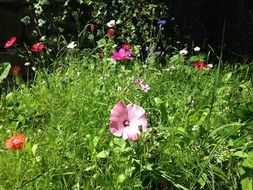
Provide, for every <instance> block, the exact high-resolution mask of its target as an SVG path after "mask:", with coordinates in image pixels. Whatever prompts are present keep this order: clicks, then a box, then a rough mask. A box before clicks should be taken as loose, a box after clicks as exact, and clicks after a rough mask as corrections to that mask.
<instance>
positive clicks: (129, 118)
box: [110, 102, 148, 141]
mask: <svg viewBox="0 0 253 190" xmlns="http://www.w3.org/2000/svg"><path fill="white" fill-rule="evenodd" d="M147 125H148V122H147V118H146V113H145V110H144V109H143V108H142V107H139V106H137V105H136V104H129V105H126V104H124V103H123V102H118V103H117V104H116V105H115V106H114V107H113V108H112V111H111V116H110V131H111V133H112V134H113V135H114V136H117V137H121V136H122V137H123V139H128V140H131V141H136V140H137V139H138V138H139V136H140V135H141V133H142V132H145V131H147Z"/></svg>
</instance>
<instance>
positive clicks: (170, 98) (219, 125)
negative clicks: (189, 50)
mask: <svg viewBox="0 0 253 190" xmlns="http://www.w3.org/2000/svg"><path fill="white" fill-rule="evenodd" d="M117 64H118V65H117V66H116V67H115V66H113V65H110V63H109V62H108V65H106V62H104V61H101V60H99V59H85V60H80V59H72V60H71V61H66V62H61V65H59V66H57V68H56V69H55V71H53V72H51V73H50V74H45V72H38V73H37V74H36V79H35V81H34V82H33V85H32V86H30V87H28V86H25V85H21V86H20V88H19V89H18V90H15V91H13V92H11V93H9V94H7V95H6V96H4V97H3V99H2V101H1V107H0V108H1V110H2V111H1V114H2V115H3V116H4V119H2V120H1V134H0V138H1V140H2V142H3V143H2V146H1V156H0V170H1V173H0V189H1V188H2V189H14V188H23V189H33V190H34V189H200V188H201V187H203V189H236V188H238V187H239V186H240V178H239V176H240V174H239V168H240V167H241V165H240V164H238V163H241V162H242V161H243V156H238V155H236V154H239V153H238V151H241V153H243V152H247V151H248V150H249V148H250V147H246V146H245V143H247V142H248V141H249V139H250V138H251V137H252V134H251V133H250V126H251V128H252V123H250V122H251V120H250V119H252V116H249V117H247V118H245V117H244V116H245V114H244V115H242V114H241V115H240V112H243V111H245V112H247V113H252V112H251V111H252V110H250V109H249V110H246V109H244V107H242V108H241V106H243V105H248V104H249V103H252V102H253V94H252V86H253V85H252V78H250V77H251V76H250V75H248V74H247V73H248V69H249V68H250V66H252V64H251V65H244V66H238V68H237V69H236V70H235V69H234V68H233V66H226V67H222V69H221V71H220V73H218V75H219V79H217V73H216V71H217V70H216V67H215V68H214V69H211V70H206V71H205V70H200V71H198V70H196V69H195V68H193V67H192V66H189V65H187V64H184V63H182V62H174V63H169V61H168V66H166V67H164V68H158V66H157V65H151V64H148V65H147V66H145V67H143V66H142V65H141V64H140V63H138V62H134V61H133V62H131V63H130V64H128V65H125V66H124V65H121V64H120V63H117ZM136 79H141V80H143V81H144V82H145V83H146V84H148V85H149V86H150V88H151V89H150V91H148V92H147V93H145V92H143V91H142V90H141V89H140V88H138V86H137V85H136V84H135V80H136ZM217 80H218V82H217ZM215 81H216V82H215ZM214 85H216V87H215V88H214ZM214 89H215V99H213V93H214ZM120 100H121V101H124V102H126V103H127V104H128V103H135V104H138V105H140V106H141V107H143V108H144V109H145V110H146V112H147V118H148V122H149V126H148V127H149V131H148V132H146V133H144V134H143V135H142V136H141V138H140V139H139V140H138V141H137V142H129V141H124V140H122V139H120V138H117V137H114V136H113V135H112V134H111V133H110V131H109V126H108V120H109V116H110V111H111V109H112V107H113V106H114V105H115V103H117V102H118V101H120ZM212 103H213V106H212ZM211 108H212V111H210V109H211ZM17 132H19V133H22V134H25V135H26V136H27V138H28V139H27V143H26V146H25V148H24V149H23V150H21V151H11V150H7V149H6V148H5V147H4V142H5V140H6V139H7V138H8V137H9V136H10V135H11V134H13V133H17Z"/></svg>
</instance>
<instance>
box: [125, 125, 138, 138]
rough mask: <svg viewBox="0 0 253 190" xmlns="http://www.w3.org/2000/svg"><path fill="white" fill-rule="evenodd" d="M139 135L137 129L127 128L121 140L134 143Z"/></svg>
mask: <svg viewBox="0 0 253 190" xmlns="http://www.w3.org/2000/svg"><path fill="white" fill-rule="evenodd" d="M140 134H141V132H140V130H139V129H138V127H132V126H127V127H125V128H124V130H123V139H125V140H126V139H128V140H131V141H136V140H137V139H138V138H139V136H140Z"/></svg>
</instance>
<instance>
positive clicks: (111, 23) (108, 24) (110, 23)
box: [106, 20, 116, 28]
mask: <svg viewBox="0 0 253 190" xmlns="http://www.w3.org/2000/svg"><path fill="white" fill-rule="evenodd" d="M115 23H116V21H115V20H110V21H109V22H107V24H106V26H108V27H110V28H111V27H113V26H114V25H115Z"/></svg>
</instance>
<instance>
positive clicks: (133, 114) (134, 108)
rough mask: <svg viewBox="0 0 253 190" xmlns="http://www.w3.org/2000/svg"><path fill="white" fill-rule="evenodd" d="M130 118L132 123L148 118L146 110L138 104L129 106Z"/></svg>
mask: <svg viewBox="0 0 253 190" xmlns="http://www.w3.org/2000/svg"><path fill="white" fill-rule="evenodd" d="M127 110H128V117H129V120H130V122H132V121H134V120H138V119H140V118H146V116H145V110H144V109H143V108H142V107H139V106H138V105H136V104H129V105H127Z"/></svg>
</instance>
